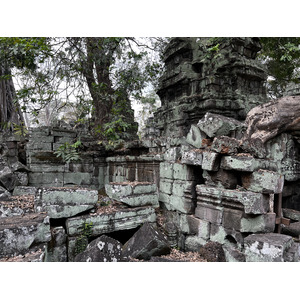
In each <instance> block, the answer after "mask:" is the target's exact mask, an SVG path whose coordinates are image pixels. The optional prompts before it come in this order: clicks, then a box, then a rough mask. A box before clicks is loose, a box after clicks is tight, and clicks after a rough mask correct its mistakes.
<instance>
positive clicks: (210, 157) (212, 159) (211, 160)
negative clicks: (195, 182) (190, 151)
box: [202, 151, 220, 171]
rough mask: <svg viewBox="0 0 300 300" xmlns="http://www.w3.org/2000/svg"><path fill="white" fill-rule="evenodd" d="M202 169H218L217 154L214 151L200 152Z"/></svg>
mask: <svg viewBox="0 0 300 300" xmlns="http://www.w3.org/2000/svg"><path fill="white" fill-rule="evenodd" d="M202 155H203V156H202V169H203V170H207V171H218V170H219V164H220V161H219V154H218V153H215V152H208V151H204V152H203V153H202Z"/></svg>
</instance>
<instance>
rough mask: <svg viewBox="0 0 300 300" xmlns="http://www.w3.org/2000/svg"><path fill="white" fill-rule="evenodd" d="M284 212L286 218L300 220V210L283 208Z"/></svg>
mask: <svg viewBox="0 0 300 300" xmlns="http://www.w3.org/2000/svg"><path fill="white" fill-rule="evenodd" d="M282 213H283V216H284V217H285V218H288V219H291V220H294V221H300V211H299V210H294V209H289V208H283V209H282Z"/></svg>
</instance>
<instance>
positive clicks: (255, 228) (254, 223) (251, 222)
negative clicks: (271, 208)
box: [240, 213, 276, 233]
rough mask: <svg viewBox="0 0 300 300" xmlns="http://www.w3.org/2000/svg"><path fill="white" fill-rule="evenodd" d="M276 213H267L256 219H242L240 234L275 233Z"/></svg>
mask: <svg viewBox="0 0 300 300" xmlns="http://www.w3.org/2000/svg"><path fill="white" fill-rule="evenodd" d="M275 219H276V214H275V213H267V214H264V215H259V216H255V217H249V216H247V217H243V218H242V219H241V228H240V232H254V233H255V232H266V233H267V232H274V230H275Z"/></svg>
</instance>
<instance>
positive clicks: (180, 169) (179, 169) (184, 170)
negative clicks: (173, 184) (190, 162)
mask: <svg viewBox="0 0 300 300" xmlns="http://www.w3.org/2000/svg"><path fill="white" fill-rule="evenodd" d="M173 170H174V172H173V178H174V179H178V180H193V179H194V174H193V170H192V169H191V168H189V167H188V166H187V165H184V164H180V163H174V164H173Z"/></svg>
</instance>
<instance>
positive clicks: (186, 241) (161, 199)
mask: <svg viewBox="0 0 300 300" xmlns="http://www.w3.org/2000/svg"><path fill="white" fill-rule="evenodd" d="M218 43H219V50H218V51H215V50H214V49H215V48H214V46H215V45H216V41H214V40H213V39H196V38H174V39H172V40H171V42H170V44H169V46H168V47H167V49H166V50H165V58H164V59H165V64H166V71H165V74H164V75H163V76H162V78H161V86H160V88H159V90H158V95H159V96H160V99H161V102H162V106H161V107H160V108H159V109H158V111H157V112H156V113H155V115H154V117H153V118H151V119H149V120H148V124H147V127H146V130H145V137H144V138H143V139H142V140H141V141H132V142H129V143H127V144H126V147H124V148H123V149H119V150H116V151H110V152H108V151H106V150H105V149H104V148H103V146H101V145H98V144H97V143H96V142H95V141H94V140H93V138H92V137H90V136H88V135H87V134H86V133H84V132H80V131H78V130H77V131H75V130H71V129H67V128H53V127H52V128H49V127H42V128H32V129H30V131H29V134H28V137H26V139H21V138H20V137H17V136H5V135H3V136H2V137H1V152H0V154H1V160H0V162H1V165H0V183H1V187H0V259H2V261H11V260H14V259H15V260H18V257H19V259H20V260H22V261H128V259H129V258H130V257H131V258H136V259H146V260H149V259H151V257H154V256H159V255H162V254H166V253H169V252H170V247H176V248H179V249H182V250H183V251H201V249H203V248H205V247H206V245H209V244H210V245H211V244H212V243H214V244H216V245H219V246H221V248H222V251H223V253H224V257H225V260H226V261H239V262H252V261H263V262H269V261H274V262H277V261H278V262H279V261H287V262H296V261H299V255H300V248H299V235H300V188H299V181H300V172H299V170H300V157H299V149H300V146H299V137H300V128H298V127H299V121H298V119H297V120H296V119H293V115H295V111H296V110H297V108H298V107H299V104H297V102H298V101H299V100H300V98H299V96H298V95H299V89H298V87H297V86H295V85H294V86H293V85H291V86H290V87H289V89H288V91H287V95H286V96H285V97H284V98H281V99H278V100H276V101H271V102H268V99H267V96H266V91H265V87H264V83H265V80H266V72H265V70H264V67H263V66H262V65H261V64H260V63H259V62H258V61H257V60H256V59H255V58H256V55H257V52H258V51H259V50H260V44H259V39H256V38H229V39H219V40H218ZM79 138H80V140H81V142H82V145H83V146H82V149H81V152H80V157H81V159H80V160H78V161H76V162H70V163H65V162H64V161H62V159H61V158H59V157H57V156H56V155H55V154H54V151H56V150H57V149H58V148H59V147H60V146H61V145H63V144H64V143H65V142H69V143H73V142H74V141H76V140H78V139H79ZM112 204H113V205H112ZM86 245H88V246H87V248H86V250H85V251H83V250H84V248H85V247H86ZM81 248H82V249H81ZM82 251H83V252H82ZM20 257H21V258H20Z"/></svg>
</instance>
